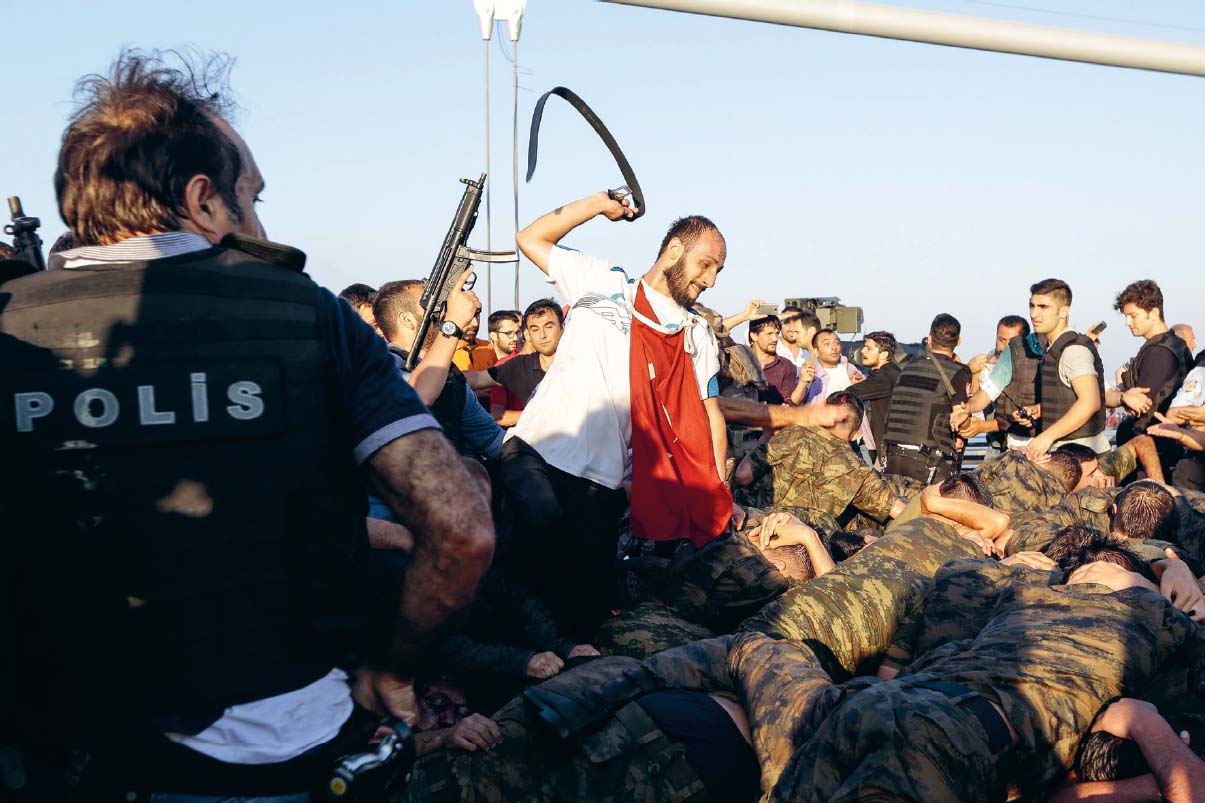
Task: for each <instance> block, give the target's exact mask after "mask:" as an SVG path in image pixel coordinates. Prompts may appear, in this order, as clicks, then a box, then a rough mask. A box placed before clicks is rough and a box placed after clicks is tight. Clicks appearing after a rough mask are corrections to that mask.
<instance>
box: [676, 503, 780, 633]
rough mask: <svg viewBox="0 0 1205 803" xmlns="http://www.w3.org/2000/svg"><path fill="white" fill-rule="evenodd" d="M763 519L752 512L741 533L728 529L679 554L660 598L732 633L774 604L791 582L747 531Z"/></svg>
mask: <svg viewBox="0 0 1205 803" xmlns="http://www.w3.org/2000/svg"><path fill="white" fill-rule="evenodd" d="M762 518H764V513H763V512H762V511H752V512H751V513H750V514H749V515H748V516H747V517H746V521H745V525H744V527H743V528H742V529H741V531H740V532H738V533H727V534H725V535H721V536H720V537H719V538H716V539H714V540H713V541H711V542H710V543H708V544H706V545H705V546H703V548H702V549H695V548H694V547H693V546H691V545H689V544H687V545H685V546H683V547H682V548H680V549H679V550H678V551H677V552H675V553H674V556H673V558H672V560H671V561H670V565H669V568H668V570H667V572H666V581H665V582H664V583H663V584H662V586H661V588H660V589H659V591H660V598H661V599H662V600H663V601H664V602H666V603H667V604H668V605H669V606H670V607H671V608H673V610H674V613H675V614H676V615H677V616H679V617H681V618H683V619H685V620H687V621H688V622H692V623H694V624H696V625H701V626H702V627H704V628H706V629H707V630H710V631H712V632H715V633H730V632H732V631H733V630H735V629H736V626H737V625H738V624H740V623H741V622H742V621H744V620H745V619H746V618H747V617H749V616H751V615H753V614H754V613H756V612H757V611H759V610H761V609H762V608H763V607H765V606H766V605H767V604H769V603H770V602H773V601H774V600H775V599H777V598H778V597H780V596H782V595H783V593H785V592H786V590H787V589H788V588H789V587H790V581H788V580H787V578H786V577H784V576H783V575H782V573H781V572H779V571H778V569H777V568H775V566H774V564H772V563H770V561H768V560H766V558H765V557H764V556H763V555H762V553H761V551H760V550H759V549H758V548H757V547H756V546H755V545H754V544H753V542H752V541H750V540H749V538H748V536H747V533H748V532H749V531H750V530H751V529H752V528H753V527H756V526H757V525H758V524H759V523H760V522H761V519H762Z"/></svg>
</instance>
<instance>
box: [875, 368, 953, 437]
mask: <svg viewBox="0 0 1205 803" xmlns="http://www.w3.org/2000/svg"><path fill="white" fill-rule="evenodd" d="M934 360H941V361H942V362H941V365H942V368H944V369H945V372H946V378H948V379H949V380H950V382H955V381H956V379H955V377H956V376H957V375H958V373H959V371H961V370H962V366H961V365H959V364H958V363H956V362H954V361H953V360H951V359H950V358H949V357H947V356H945V355H944V354H924V355H921V356H919V357H917V358H916V359H914V360H912V361H911V362H909V363H908V364H907V365H905V366H904V367H903V370H902V371H901V372H900V378H899V379H898V380H897V381H896V383H895V390H894V391H893V392H892V394H891V407H890V408H889V409H888V412H887V429H886V431H885V432H884V433H883V440H885V441H887V442H889V443H903V444H910V445H912V446H928V447H930V448H932V449H940V450H941V452H942V454H944V455H952V454H953V453H954V434H953V433H952V432H951V431H950V411H951V409H952V408H953V402H952V400H951V398H950V394H949V393H948V392H947V391H946V386H945V383H944V382H942V380H941V374H939V373H938V371H937V367H936V366H935V365H934V363H933V361H934Z"/></svg>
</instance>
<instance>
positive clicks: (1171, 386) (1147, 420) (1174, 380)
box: [1122, 332, 1193, 433]
mask: <svg viewBox="0 0 1205 803" xmlns="http://www.w3.org/2000/svg"><path fill="white" fill-rule="evenodd" d="M1155 349H1167V350H1168V351H1170V352H1171V353H1172V355H1174V356H1175V358H1176V362H1177V363H1178V365H1179V367H1178V368H1177V370H1176V373H1175V374H1173V375H1172V377H1171V378H1170V379H1169V380H1167V381H1166V382H1164V383H1163V387H1160V388H1151V389H1150V391H1151V393H1150V395H1151V409H1150V410H1148V411H1147V412H1145V413H1143V414H1142V415H1140V416H1138V417H1137V418H1135V419H1134V420H1133V423H1132V424H1131V425H1130V427H1128V428H1132V429H1133V431H1134V432H1136V433H1142V432H1146V428H1147V427H1148V426H1150V424H1151V422H1152V421H1153V420H1154V418H1155V413H1156V412H1159V413H1166V412H1167V410H1168V408H1169V407H1171V406H1172V399H1174V398H1175V396H1176V391H1177V390H1179V389H1180V385H1181V384H1182V383H1183V382H1184V377H1186V376H1188V372H1189V371H1190V370H1191V369H1192V367H1193V358H1192V352H1190V351H1189V350H1188V344H1187V343H1185V342H1184V340H1183V339H1182V338H1181V337H1180V336H1179V335H1177V334H1175V333H1174V332H1164V333H1163V334H1161V335H1155V336H1154V337H1152V338H1150V339H1149V340H1147V341H1146V342H1145V343H1143V344H1142V348H1140V349H1138V353H1137V354H1136V355H1135V356H1134V360H1133V362H1131V363H1130V368H1129V370H1127V371H1126V373H1125V376H1123V377H1122V379H1123V381H1124V382H1125V386H1126V387H1127V388H1133V387H1141V385H1140V384H1139V377H1140V376H1142V363H1143V360H1145V359H1146V358H1148V357H1149V356H1150V355H1151V352H1152V351H1154V350H1155ZM1127 423H1129V422H1127Z"/></svg>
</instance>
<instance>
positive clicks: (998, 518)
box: [921, 485, 1009, 540]
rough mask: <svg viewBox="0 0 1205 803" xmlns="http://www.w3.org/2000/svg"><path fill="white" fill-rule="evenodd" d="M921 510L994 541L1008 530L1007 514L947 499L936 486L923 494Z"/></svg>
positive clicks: (963, 501)
mask: <svg viewBox="0 0 1205 803" xmlns="http://www.w3.org/2000/svg"><path fill="white" fill-rule="evenodd" d="M921 509H922V510H923V511H924V512H925V513H936V514H937V515H939V516H944V517H945V518H947V519H951V520H952V521H956V522H958V523H959V524H961V525H962V526H964V527H968V528H970V529H972V530H976V531H978V532H979V533H981V534H982V535H983V537H984V538H986V539H988V540H994V539H995V538H997V537H999V536H1000V535H1001V534H1003V533H1004V531H1005V530H1007V529H1008V523H1009V518H1008V515H1007V514H1005V513H1001V512H1000V511H998V510H992V509H991V508H989V507H984V506H983V505H980V504H976V503H975V502H969V501H967V500H965V499H947V498H946V497H944V496H942V495H941V492H940V491H939V490H938V486H936V485H930V486H928V487H926V488H925V490H923V491H922V492H921Z"/></svg>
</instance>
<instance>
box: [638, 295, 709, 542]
mask: <svg viewBox="0 0 1205 803" xmlns="http://www.w3.org/2000/svg"><path fill="white" fill-rule="evenodd" d="M635 311H636V314H634V315H633V316H632V345H631V367H630V368H629V371H630V378H631V386H632V500H631V501H632V529H633V532H634V534H635V535H636V537H638V538H647V539H650V540H653V541H669V540H673V539H678V538H689V539H690V541H691V543H692V544H694V545H695V546H696V547H701V546H703V545H704V544H706V543H708V542H709V541H711V540H712V539H714V538H716V537H717V536H718V535H720V534H721V533H722V532H723V531H724V528H725V527H726V526H727V525H728V521H729V519H731V518H732V494H731V493H729V491H728V487H727V486H726V485H725V484H724V483H723V481H722V480H721V479H720V477H719V476H718V474H717V473H716V466H715V452H714V451H713V449H712V444H711V427H710V425H709V423H708V419H707V411H706V409H704V407H703V400H702V399H701V398H699V385H698V382H697V381H696V379H695V372H694V366H693V364H692V361H691V358H690V355H689V354H687V353H686V348H685V346H686V342H687V341H686V330H685V329H679V330H677V331H675V332H669V331H668V330H666V329H664V328H663V327H661V326H660V321H659V320H658V319H657V316H656V314H655V313H654V312H653V308H652V306H651V305H650V304H649V302H648V298H647V297H646V296H645V293H644V283H643V282H642V283H641V284H640V285H639V287H638V289H637V290H636V303H635ZM642 319H644V320H642ZM650 324H651V325H650Z"/></svg>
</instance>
